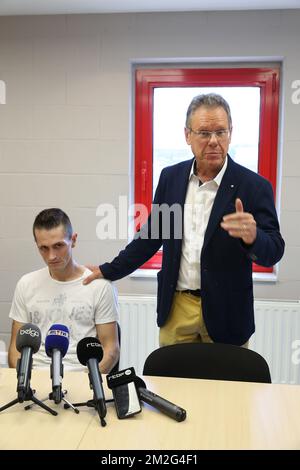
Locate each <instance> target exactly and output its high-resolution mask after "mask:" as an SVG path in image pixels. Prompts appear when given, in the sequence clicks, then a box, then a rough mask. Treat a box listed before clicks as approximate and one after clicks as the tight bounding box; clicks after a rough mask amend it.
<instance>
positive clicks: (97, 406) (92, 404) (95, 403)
mask: <svg viewBox="0 0 300 470" xmlns="http://www.w3.org/2000/svg"><path fill="white" fill-rule="evenodd" d="M89 380H90V388H91V389H92V390H93V386H92V382H91V378H90V374H89ZM104 401H105V403H108V402H111V401H114V399H109V400H104ZM70 406H72V407H74V408H75V407H76V408H77V407H78V406H87V407H89V408H94V409H95V410H96V411H97V412H98V415H99V418H100V423H101V426H103V427H104V426H106V421H105V419H104V417H105V414H104V416H103V411H102V408H101V401H100V400H97V399H96V398H95V394H94V398H93V399H92V400H88V401H85V402H81V403H73V405H72V404H71V403H68V402H67V403H65V404H64V408H65V409H68V408H69V407H70Z"/></svg>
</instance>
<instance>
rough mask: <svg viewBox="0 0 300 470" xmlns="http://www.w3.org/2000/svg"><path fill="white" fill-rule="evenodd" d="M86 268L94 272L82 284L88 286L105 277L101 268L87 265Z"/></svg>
mask: <svg viewBox="0 0 300 470" xmlns="http://www.w3.org/2000/svg"><path fill="white" fill-rule="evenodd" d="M86 267H87V268H88V269H89V270H90V271H93V274H90V275H89V276H88V277H86V278H85V279H84V281H83V283H82V284H84V285H87V284H89V283H90V282H92V281H94V280H95V279H102V278H103V277H104V276H103V274H102V272H101V271H100V268H99V266H91V265H86Z"/></svg>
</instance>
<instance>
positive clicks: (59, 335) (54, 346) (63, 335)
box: [45, 324, 70, 404]
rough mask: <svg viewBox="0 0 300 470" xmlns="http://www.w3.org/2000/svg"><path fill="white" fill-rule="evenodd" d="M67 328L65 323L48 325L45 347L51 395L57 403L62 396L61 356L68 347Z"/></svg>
mask: <svg viewBox="0 0 300 470" xmlns="http://www.w3.org/2000/svg"><path fill="white" fill-rule="evenodd" d="M69 336H70V335H69V328H68V327H67V326H65V325H59V324H54V325H52V326H51V327H50V329H49V331H48V333H47V336H46V340H45V349H46V354H47V356H49V357H51V358H52V360H51V366H50V375H51V379H52V396H53V400H54V403H56V404H58V403H60V402H61V400H62V398H63V394H62V389H61V383H62V378H63V376H64V366H63V363H62V358H63V357H64V356H65V354H66V352H67V350H68V347H69Z"/></svg>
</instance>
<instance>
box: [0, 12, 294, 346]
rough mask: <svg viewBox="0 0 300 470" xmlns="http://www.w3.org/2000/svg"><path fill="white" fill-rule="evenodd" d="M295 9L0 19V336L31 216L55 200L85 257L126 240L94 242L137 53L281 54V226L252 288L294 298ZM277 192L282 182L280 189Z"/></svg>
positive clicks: (121, 175)
mask: <svg viewBox="0 0 300 470" xmlns="http://www.w3.org/2000/svg"><path fill="white" fill-rule="evenodd" d="M299 30H300V11H299V10H295V11H291V10H287V11H257V12H256V11H248V12H214V13H212V12H199V13H196V12H193V13H153V14H152V13H150V14H112V15H73V16H48V17H46V16H45V17H43V16H40V17H39V16H32V17H2V18H0V80H4V81H5V83H6V92H7V103H6V104H5V105H0V241H1V243H0V259H1V264H0V276H1V279H0V332H1V334H0V337H1V338H2V339H5V340H6V341H7V339H8V332H9V330H10V322H9V321H8V318H7V315H8V311H9V306H10V302H11V298H12V295H13V290H14V287H15V284H16V282H17V280H18V278H19V277H20V276H21V275H22V274H23V273H25V272H28V271H31V270H33V269H36V268H39V267H40V266H41V265H42V263H41V260H40V259H39V255H38V254H37V252H36V249H35V246H34V244H33V240H32V235H31V225H32V222H33V219H34V217H35V215H36V214H37V213H38V212H39V211H40V210H42V209H44V208H45V207H50V206H52V207H53V206H58V207H61V208H63V209H64V210H65V211H66V212H67V213H68V214H69V215H70V217H71V220H72V221H73V225H74V228H75V229H76V231H78V233H79V241H78V248H76V252H75V255H76V257H77V259H78V261H80V262H82V263H94V264H97V263H100V262H104V261H108V260H110V259H111V258H112V257H113V256H114V255H116V254H117V253H118V251H119V249H120V248H122V247H123V246H124V241H123V240H121V241H107V242H100V241H99V240H97V237H96V233H95V229H96V223H97V221H98V219H97V218H96V214H95V210H96V207H97V206H98V205H99V204H100V203H104V202H109V203H114V204H117V202H118V197H119V195H127V194H128V191H129V181H130V178H131V177H132V175H131V174H130V168H132V166H131V161H130V159H131V156H130V137H129V136H130V99H131V97H130V94H131V69H130V62H131V61H132V60H134V59H141V61H142V59H157V60H160V59H163V58H170V59H172V60H176V59H178V58H182V59H185V60H187V59H188V58H195V59H198V58H200V57H202V58H205V57H207V58H211V57H219V58H220V59H222V58H223V59H224V60H225V59H226V60H227V59H228V58H231V59H232V60H234V59H235V58H240V57H256V58H258V59H259V58H260V57H273V58H275V57H282V58H283V81H282V92H283V95H282V111H281V112H282V133H281V138H280V145H281V147H282V154H281V157H280V158H282V178H281V179H280V184H282V192H281V194H280V193H279V195H280V200H279V202H280V203H281V222H282V233H283V235H284V237H285V239H286V242H287V248H286V254H285V257H284V259H283V261H282V262H281V264H280V271H279V279H278V282H277V283H274V284H267V283H266V284H259V285H256V287H255V294H256V297H259V298H275V299H297V298H299V291H300V273H299V269H298V264H299V255H300V242H299V240H300V223H299V214H300V198H299V189H298V188H299V185H300V158H299V155H298V153H299V143H300V137H299V121H300V105H295V104H292V101H291V94H292V89H291V83H292V81H293V80H296V79H300V52H299V39H300V34H299ZM278 188H279V189H280V185H279V186H278ZM118 287H119V291H120V292H121V293H130V294H133V293H137V294H139V293H145V294H155V292H156V282H155V280H144V279H132V278H126V279H124V280H122V281H119V283H118Z"/></svg>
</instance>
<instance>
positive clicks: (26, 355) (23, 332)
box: [16, 323, 41, 403]
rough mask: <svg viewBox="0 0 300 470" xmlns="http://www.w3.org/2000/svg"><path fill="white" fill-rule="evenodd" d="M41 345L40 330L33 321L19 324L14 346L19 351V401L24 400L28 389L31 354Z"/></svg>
mask: <svg viewBox="0 0 300 470" xmlns="http://www.w3.org/2000/svg"><path fill="white" fill-rule="evenodd" d="M40 345H41V331H40V329H39V328H38V327H37V326H36V325H33V323H25V325H23V326H21V328H20V329H19V331H18V334H17V337H16V348H17V350H18V351H19V352H20V353H21V357H20V359H18V362H17V377H18V385H17V392H18V398H19V401H20V403H22V402H23V401H24V400H25V397H26V395H27V394H28V393H29V390H30V379H31V369H32V355H33V354H35V353H36V352H37V351H38V350H39V349H40Z"/></svg>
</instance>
